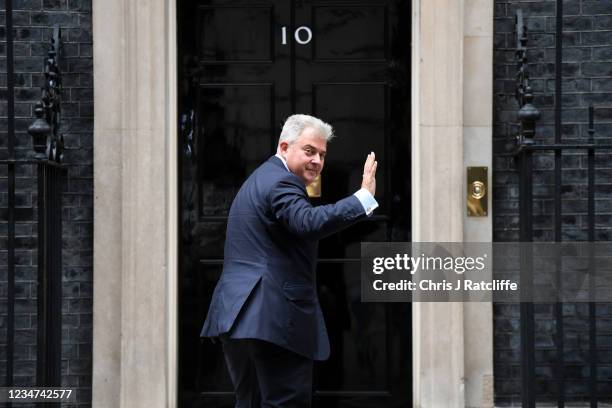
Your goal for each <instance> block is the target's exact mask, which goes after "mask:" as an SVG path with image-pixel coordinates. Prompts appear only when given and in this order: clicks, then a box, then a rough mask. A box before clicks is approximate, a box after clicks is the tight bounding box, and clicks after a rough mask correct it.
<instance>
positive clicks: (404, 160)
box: [178, 0, 412, 407]
mask: <svg viewBox="0 0 612 408" xmlns="http://www.w3.org/2000/svg"><path fill="white" fill-rule="evenodd" d="M178 11H179V24H178V26H179V32H178V38H179V44H178V45H179V55H178V56H179V60H178V61H179V72H180V75H179V83H180V84H181V86H180V89H179V109H180V113H181V114H184V116H182V118H183V119H182V123H181V129H182V133H181V140H180V150H181V157H180V162H181V166H180V175H179V177H180V186H181V188H180V190H181V191H180V203H181V211H180V215H181V220H180V222H181V226H180V233H181V241H180V245H181V248H180V251H181V268H180V277H179V283H180V289H179V399H180V406H181V407H200V406H207V407H208V406H213V407H214V406H218V407H230V406H233V395H232V388H231V382H230V380H229V376H228V374H227V371H226V368H225V364H224V361H223V355H222V351H221V348H220V346H219V344H213V343H212V342H210V341H209V340H200V339H199V331H200V329H201V326H202V324H203V321H204V318H205V317H206V313H207V310H208V305H209V303H210V298H211V295H212V291H213V289H214V287H215V284H216V282H217V280H218V278H219V276H220V273H221V270H222V264H223V244H224V239H225V228H226V222H227V219H226V217H227V214H228V211H229V207H230V205H231V202H232V200H233V198H234V196H235V194H236V193H237V191H238V189H239V187H240V185H241V184H242V182H243V181H244V180H245V179H246V177H248V175H249V174H250V173H251V172H252V171H253V170H254V169H255V168H256V167H257V166H258V165H259V164H261V163H262V162H263V161H265V160H266V159H267V158H268V157H269V156H271V155H272V154H274V152H275V150H276V143H277V141H278V136H279V134H280V128H281V125H282V123H283V122H284V119H285V118H286V117H287V116H289V115H290V114H292V113H308V114H313V115H315V116H319V117H321V118H322V119H324V120H325V121H327V122H329V123H331V124H332V126H334V129H335V133H336V135H337V136H338V137H337V138H336V139H334V140H333V141H332V142H331V143H330V144H329V146H328V158H327V160H326V164H325V170H324V171H323V173H322V180H321V183H322V196H321V197H320V198H313V199H312V202H313V204H315V205H319V204H325V203H330V202H335V201H337V200H338V199H341V198H343V197H345V196H347V195H349V194H352V193H354V192H355V191H356V190H357V189H358V188H359V184H360V182H361V174H362V171H363V161H364V159H365V156H366V155H367V153H369V152H370V151H371V150H374V151H375V152H376V154H377V158H378V160H379V163H380V164H379V170H378V175H377V183H378V185H377V200H378V201H379V204H380V208H379V209H378V210H377V211H376V212H375V215H373V216H372V217H369V218H368V219H367V220H364V221H363V222H360V223H358V224H356V225H354V226H352V227H350V228H348V229H346V230H344V231H342V232H340V233H338V234H334V235H332V236H330V237H328V238H326V239H324V240H322V241H321V242H320V245H319V262H318V265H317V270H316V278H317V291H318V295H319V300H320V302H321V307H322V309H323V313H324V316H325V320H326V325H327V328H328V332H329V336H330V342H331V348H332V353H331V357H330V359H329V360H327V361H325V362H319V363H317V364H316V365H315V373H314V377H315V378H314V386H315V399H314V404H315V406H320V407H333V406H339V407H340V406H347V407H348V406H351V407H353V406H361V407H379V406H381V405H388V406H408V405H410V398H411V388H412V384H411V355H410V350H411V342H410V331H411V321H410V318H411V309H410V305H409V304H385V303H361V301H360V273H359V257H360V245H361V242H367V241H378V242H383V241H394V240H395V241H397V240H402V241H408V240H410V137H409V132H410V83H409V78H410V65H409V63H410V48H409V45H410V27H409V21H410V9H409V1H407V0H377V1H367V2H366V1H359V0H358V1H334V2H333V3H332V2H313V1H305V0H302V1H300V0H294V1H287V0H275V1H269V0H268V1H249V0H232V1H229V0H213V1H210V0H209V1H205V0H200V1H193V0H191V1H187V0H181V1H179V3H178ZM283 28H284V29H285V34H284V35H283ZM296 30H297V31H298V36H297V40H296V38H295V32H296ZM309 32H310V34H309ZM310 35H312V37H311V38H309V36H310ZM308 39H309V40H310V41H306V40H308Z"/></svg>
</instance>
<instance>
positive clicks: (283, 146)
mask: <svg viewBox="0 0 612 408" xmlns="http://www.w3.org/2000/svg"><path fill="white" fill-rule="evenodd" d="M278 148H279V149H280V151H281V152H283V153H285V152H287V149H288V148H289V143H287V142H286V141H284V140H283V141H282V142H280V143H279V144H278Z"/></svg>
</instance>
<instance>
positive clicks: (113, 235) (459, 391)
mask: <svg viewBox="0 0 612 408" xmlns="http://www.w3.org/2000/svg"><path fill="white" fill-rule="evenodd" d="M412 1H413V6H412V10H413V15H412V25H413V27H412V30H413V31H412V33H413V40H412V43H413V44H412V45H413V49H412V71H413V78H412V84H413V85H412V86H413V91H412V98H413V102H412V122H413V126H412V172H413V174H412V185H413V187H412V188H413V202H412V208H411V209H408V208H407V209H406V211H410V210H411V211H412V219H413V237H414V240H415V241H439V242H444V241H457V242H458V241H471V242H476V241H482V242H488V241H491V239H492V215H491V213H489V216H488V217H486V218H480V219H468V218H467V217H466V216H465V207H466V204H465V193H464V192H465V191H466V186H465V171H466V170H465V168H466V166H469V165H480V166H488V167H489V169H491V165H492V148H491V141H492V97H493V94H492V78H493V73H492V69H493V3H492V2H491V1H490V0H412ZM93 28H94V30H93V31H94V329H93V330H94V335H93V342H94V344H93V384H92V388H93V392H92V399H93V406H94V407H124V408H128V407H129V408H137V407H147V408H149V407H170V408H171V407H176V405H177V403H176V393H177V387H176V380H177V379H176V376H177V359H176V356H177V346H178V345H177V339H176V333H177V306H176V305H177V304H178V302H177V267H178V262H177V261H178V245H177V243H178V235H177V222H178V211H177V208H178V202H177V199H178V196H177V183H178V180H177V146H176V140H177V137H178V136H177V112H176V109H177V103H176V89H177V75H176V69H177V67H176V5H175V3H174V1H171V0H136V1H134V0H93ZM406 46H409V44H408V41H407V44H406ZM489 180H491V174H489ZM490 196H491V195H489V197H490ZM489 208H491V203H489ZM492 326H493V316H492V306H491V305H490V304H484V303H465V304H462V303H415V305H414V307H413V360H414V362H413V375H414V383H413V390H414V406H415V407H434V406H435V407H443V406H448V407H451V406H452V407H466V406H469V407H490V406H492V405H493V377H492V374H493V330H492ZM441 332H442V333H448V336H447V337H441V336H439V335H437V334H439V333H441Z"/></svg>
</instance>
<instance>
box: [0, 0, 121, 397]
mask: <svg viewBox="0 0 612 408" xmlns="http://www.w3.org/2000/svg"><path fill="white" fill-rule="evenodd" d="M13 9H14V11H13V26H14V56H15V58H14V60H15V68H14V70H15V83H16V88H15V115H16V119H15V131H16V143H15V146H16V156H17V157H18V158H24V157H28V156H29V155H31V154H32V147H31V137H30V136H29V135H28V134H27V128H28V126H29V125H30V124H31V123H32V121H33V107H34V104H35V103H36V102H37V101H38V100H39V99H40V95H41V92H40V86H41V85H42V81H43V78H44V77H43V75H42V72H43V67H44V65H43V63H44V59H43V58H44V57H45V55H46V53H47V49H48V39H49V38H50V36H51V33H52V26H53V25H54V24H59V25H60V26H61V27H62V37H63V50H62V56H61V59H60V68H61V70H62V73H63V96H62V101H63V103H62V115H63V117H62V122H61V131H62V133H63V134H64V138H65V145H66V150H65V159H64V162H65V163H66V164H68V176H67V179H66V183H65V188H64V195H63V219H64V226H63V242H62V245H63V291H62V294H63V304H62V313H63V322H62V384H63V385H65V386H72V387H77V388H78V393H77V395H78V402H79V403H78V406H90V405H91V357H92V356H91V344H92V298H93V293H92V292H93V290H92V282H93V279H92V248H93V223H92V214H93V211H92V210H93V203H92V201H93V164H92V163H93V141H92V138H93V68H92V22H91V0H13ZM4 10H5V0H0V158H2V159H6V158H7V155H8V151H7V133H6V130H7V102H6V101H7V99H6V92H7V89H6V62H7V61H6V27H5V23H6V16H5V12H4ZM109 46H110V45H109ZM35 174H36V171H35V169H33V168H31V167H22V168H21V170H20V171H18V174H17V197H16V199H17V206H18V207H19V208H18V211H17V214H18V219H17V221H18V222H17V225H16V235H17V241H16V245H17V248H16V257H17V267H16V297H17V299H16V304H15V313H16V318H15V328H16V330H15V362H14V370H15V383H16V384H19V385H33V384H34V378H35V368H36V290H37V284H36V274H37V272H36V261H37V258H36V241H35V233H36V223H35V221H34V220H33V216H34V215H35V214H36V179H35V177H34V176H35ZM7 197H8V195H7V169H6V167H5V166H3V167H2V168H0V302H1V303H0V381H1V382H2V383H3V384H4V381H5V374H6V372H5V368H4V367H6V329H7V327H6V311H7V301H6V300H7V286H6V278H7V268H6V265H7V256H6V253H7V252H6V247H7V239H6V236H7V219H6V208H7V205H8V198H7Z"/></svg>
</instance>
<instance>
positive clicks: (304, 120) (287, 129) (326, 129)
mask: <svg viewBox="0 0 612 408" xmlns="http://www.w3.org/2000/svg"><path fill="white" fill-rule="evenodd" d="M308 127H310V128H314V129H315V130H317V131H318V132H319V133H320V134H321V136H323V139H325V141H326V142H329V141H330V140H331V139H333V138H334V136H335V135H334V129H333V128H332V127H331V125H330V124H329V123H325V122H323V121H322V120H321V119H319V118H315V117H314V116H310V115H303V114H296V115H291V116H289V117H288V118H287V120H286V121H285V124H284V125H283V130H282V131H281V134H280V137H279V139H278V143H279V144H280V142H287V143H289V144H291V143H293V142H295V141H296V140H297V139H298V138H299V137H300V135H301V134H302V132H303V131H304V129H306V128H308Z"/></svg>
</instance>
